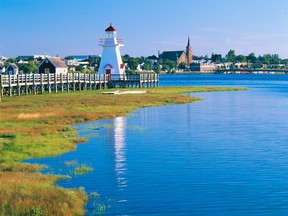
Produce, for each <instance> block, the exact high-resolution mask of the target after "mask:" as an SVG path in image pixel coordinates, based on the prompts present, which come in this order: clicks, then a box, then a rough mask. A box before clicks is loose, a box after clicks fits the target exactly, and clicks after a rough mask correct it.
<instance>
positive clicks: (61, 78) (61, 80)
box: [60, 73, 64, 92]
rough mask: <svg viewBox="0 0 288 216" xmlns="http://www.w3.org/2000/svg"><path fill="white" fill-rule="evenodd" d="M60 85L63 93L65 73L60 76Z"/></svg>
mask: <svg viewBox="0 0 288 216" xmlns="http://www.w3.org/2000/svg"><path fill="white" fill-rule="evenodd" d="M60 83H61V92H63V91H64V87H63V73H61V74H60Z"/></svg>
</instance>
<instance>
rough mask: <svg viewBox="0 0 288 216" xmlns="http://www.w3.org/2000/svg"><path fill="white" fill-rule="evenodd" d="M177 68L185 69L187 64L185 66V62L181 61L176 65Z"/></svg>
mask: <svg viewBox="0 0 288 216" xmlns="http://www.w3.org/2000/svg"><path fill="white" fill-rule="evenodd" d="M178 69H182V70H183V69H187V66H186V63H185V62H181V63H180V64H179V65H178Z"/></svg>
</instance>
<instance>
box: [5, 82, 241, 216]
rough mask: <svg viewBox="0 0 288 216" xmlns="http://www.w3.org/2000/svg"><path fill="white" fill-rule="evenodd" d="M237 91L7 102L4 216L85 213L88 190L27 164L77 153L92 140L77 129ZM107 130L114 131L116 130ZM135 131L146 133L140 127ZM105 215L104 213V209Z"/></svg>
mask: <svg viewBox="0 0 288 216" xmlns="http://www.w3.org/2000/svg"><path fill="white" fill-rule="evenodd" d="M129 90H131V89H129ZM231 90H233V91H235V90H245V89H244V88H226V87H225V88H218V87H161V88H154V89H149V91H148V93H147V94H139V95H134V94H133V95H132V94H131V95H128V94H123V95H107V94H105V95H104V94H101V91H82V92H70V93H59V94H51V95H47V94H44V95H36V96H34V95H29V96H21V97H4V98H3V100H2V102H0V115H1V116H0V117H1V118H0V216H1V215H31V214H39V215H41V214H42V213H43V214H44V215H83V214H84V213H85V211H84V205H85V203H86V201H87V197H88V196H87V194H85V193H84V191H83V190H81V189H74V190H73V189H69V190H68V189H63V188H59V187H55V186H54V182H55V181H57V180H58V177H55V176H45V175H41V174H39V170H40V169H41V167H40V166H36V165H27V164H22V163H21V161H22V160H24V159H29V158H39V157H48V156H53V155H58V154H63V153H65V152H68V151H71V150H75V149H76V144H77V143H81V142H85V141H86V139H83V138H78V134H77V131H75V129H74V128H73V127H72V126H71V125H72V124H75V123H79V122H88V121H95V120H98V119H104V118H114V117H117V116H125V115H126V114H127V113H129V112H131V111H134V110H136V109H139V108H141V107H148V106H161V105H167V104H179V103H191V102H193V101H199V100H201V99H200V98H195V97H190V96H187V95H184V93H190V92H207V91H231ZM103 127H104V128H106V129H110V128H111V125H103ZM131 129H135V130H141V128H139V127H137V126H132V127H131ZM68 164H69V163H68ZM68 164H67V165H68ZM72 164H73V163H71V164H70V165H71V166H72ZM91 171H93V168H91V167H89V166H87V165H80V166H77V165H76V166H75V174H84V173H87V172H91ZM47 203H49V205H48V204H47ZM100 211H103V207H102V206H101V208H100Z"/></svg>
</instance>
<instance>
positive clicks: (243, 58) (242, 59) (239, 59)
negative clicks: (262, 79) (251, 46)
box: [235, 55, 246, 62]
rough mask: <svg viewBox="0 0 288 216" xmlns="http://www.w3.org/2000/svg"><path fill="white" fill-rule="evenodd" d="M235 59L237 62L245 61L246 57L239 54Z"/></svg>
mask: <svg viewBox="0 0 288 216" xmlns="http://www.w3.org/2000/svg"><path fill="white" fill-rule="evenodd" d="M235 61H236V62H245V61H246V57H245V56H243V55H237V56H236V57H235Z"/></svg>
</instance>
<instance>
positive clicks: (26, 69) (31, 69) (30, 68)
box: [18, 61, 38, 73]
mask: <svg viewBox="0 0 288 216" xmlns="http://www.w3.org/2000/svg"><path fill="white" fill-rule="evenodd" d="M18 67H19V70H20V71H23V73H36V72H37V70H38V68H37V66H36V64H35V63H34V61H29V62H28V63H25V64H19V65H18Z"/></svg>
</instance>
